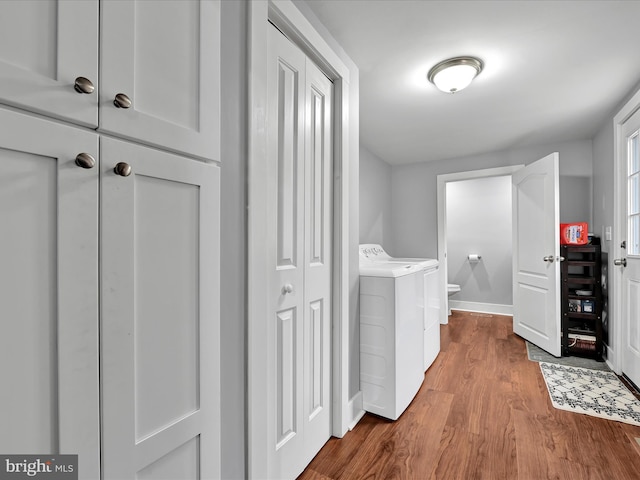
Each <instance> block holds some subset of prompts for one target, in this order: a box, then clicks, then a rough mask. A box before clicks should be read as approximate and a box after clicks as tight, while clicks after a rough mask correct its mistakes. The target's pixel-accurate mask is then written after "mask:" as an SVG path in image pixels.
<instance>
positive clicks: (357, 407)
mask: <svg viewBox="0 0 640 480" xmlns="http://www.w3.org/2000/svg"><path fill="white" fill-rule="evenodd" d="M362 405H363V402H362V391H360V392H358V393H356V394H355V395H354V396H353V398H352V399H351V400H350V401H349V417H350V418H351V422H349V430H353V427H355V426H356V425H357V423H358V422H359V421H360V420H361V419H362V417H364V414H365V413H367V412H366V411H365V410H364V408H363V407H362Z"/></svg>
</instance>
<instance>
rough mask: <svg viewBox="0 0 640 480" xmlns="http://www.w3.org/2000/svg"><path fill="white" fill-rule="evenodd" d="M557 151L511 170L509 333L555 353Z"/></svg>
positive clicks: (557, 347) (557, 330)
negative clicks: (511, 303)
mask: <svg viewBox="0 0 640 480" xmlns="http://www.w3.org/2000/svg"><path fill="white" fill-rule="evenodd" d="M558 158H559V157H558V153H552V154H551V155H548V156H546V157H544V158H543V159H541V160H538V161H537V162H534V163H532V164H530V165H528V166H526V167H525V168H523V169H522V170H519V171H517V172H515V173H514V174H513V195H512V202H513V331H514V333H516V334H518V335H520V336H521V337H523V338H524V339H525V340H528V341H530V342H531V343H533V344H535V345H537V346H539V347H540V348H542V349H543V350H546V351H547V352H549V353H550V354H552V355H555V356H556V357H559V356H560V337H561V335H560V302H559V300H558V297H559V295H560V264H559V259H560V245H559V238H560V213H559V210H560V208H559V200H558V196H559V173H558Z"/></svg>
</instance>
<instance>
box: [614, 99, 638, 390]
mask: <svg viewBox="0 0 640 480" xmlns="http://www.w3.org/2000/svg"><path fill="white" fill-rule="evenodd" d="M622 133H623V135H622V141H623V142H624V145H623V146H622V147H623V148H622V149H621V150H620V151H621V153H622V155H623V156H622V158H620V159H618V169H619V172H618V175H619V176H620V180H621V181H620V182H619V185H620V191H619V193H618V195H620V196H621V197H622V198H623V199H624V201H622V202H621V205H623V211H622V212H621V217H622V218H620V219H618V221H619V225H620V226H621V229H620V230H621V233H622V239H623V240H624V241H625V247H626V248H620V250H619V252H620V255H619V257H618V258H616V259H615V261H614V264H615V265H616V268H621V269H622V271H621V272H620V273H621V274H622V283H621V285H622V291H621V294H622V309H621V314H622V315H621V318H620V326H621V328H622V368H621V370H622V373H624V374H625V375H626V376H627V377H629V379H630V380H631V381H632V382H633V383H635V384H636V385H640V110H638V111H636V113H634V114H633V115H632V116H631V117H630V118H629V119H628V120H627V121H626V122H625V123H624V125H623V126H622ZM614 248H617V246H616V247H614ZM616 274H619V273H618V272H616Z"/></svg>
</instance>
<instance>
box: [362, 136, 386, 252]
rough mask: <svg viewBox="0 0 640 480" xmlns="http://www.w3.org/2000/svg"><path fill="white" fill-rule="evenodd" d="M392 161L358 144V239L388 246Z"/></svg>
mask: <svg viewBox="0 0 640 480" xmlns="http://www.w3.org/2000/svg"><path fill="white" fill-rule="evenodd" d="M391 237H392V232H391V165H389V164H388V163H386V162H385V161H384V160H382V159H380V158H379V157H377V156H375V155H374V154H373V153H371V152H370V151H369V150H367V149H366V148H364V147H363V146H362V145H361V146H360V243H379V244H381V245H382V246H384V248H386V249H391V248H392V244H391Z"/></svg>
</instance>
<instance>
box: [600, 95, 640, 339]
mask: <svg viewBox="0 0 640 480" xmlns="http://www.w3.org/2000/svg"><path fill="white" fill-rule="evenodd" d="M639 90H640V84H638V85H636V86H635V87H634V88H633V89H632V90H631V91H630V92H629V94H628V95H627V96H626V97H625V98H624V99H623V100H622V101H621V102H620V103H619V104H618V105H617V106H616V108H614V109H613V111H612V112H611V114H610V115H609V117H608V118H607V119H606V120H605V121H604V122H603V124H602V127H601V128H600V130H599V131H598V132H597V133H596V135H595V136H594V137H593V231H594V233H596V234H598V235H601V238H602V251H603V252H604V255H603V262H604V261H606V262H607V264H604V265H603V270H604V272H605V273H604V275H605V277H606V279H605V282H604V286H605V288H603V295H605V304H604V307H605V308H604V311H603V313H602V324H603V329H604V331H605V334H604V337H605V343H606V344H607V345H608V346H609V347H610V348H611V350H615V349H616V348H617V345H613V344H612V343H613V342H612V340H613V339H614V338H615V333H614V332H615V328H616V318H615V317H613V316H612V315H611V314H612V308H611V307H610V303H609V302H610V300H611V299H613V298H614V294H615V292H614V291H613V290H612V288H611V287H612V283H611V274H610V273H609V272H613V271H615V270H612V268H619V267H611V265H610V263H611V262H612V261H613V259H614V258H617V257H618V256H619V255H620V253H621V251H620V248H619V247H618V246H616V245H613V244H612V242H611V241H607V240H605V229H606V228H607V227H611V229H612V232H613V223H614V216H613V214H614V193H615V192H614V189H613V187H614V170H615V158H614V152H613V146H614V141H615V137H614V130H613V119H614V117H615V116H616V115H617V113H618V112H619V111H620V109H621V108H622V107H623V106H624V105H625V104H626V103H627V102H628V101H629V99H630V98H631V97H632V96H633V95H634V94H635V93H636V92H637V91H639Z"/></svg>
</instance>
